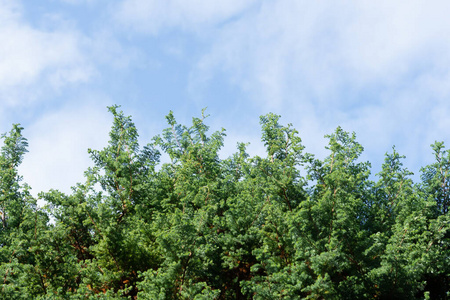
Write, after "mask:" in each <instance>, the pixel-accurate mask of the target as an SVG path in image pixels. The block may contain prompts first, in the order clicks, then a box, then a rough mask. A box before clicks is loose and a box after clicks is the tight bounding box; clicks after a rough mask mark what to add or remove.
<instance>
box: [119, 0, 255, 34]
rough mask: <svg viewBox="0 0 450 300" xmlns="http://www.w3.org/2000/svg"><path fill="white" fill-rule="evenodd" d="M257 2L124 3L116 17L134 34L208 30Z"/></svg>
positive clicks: (143, 0) (169, 0) (132, 0)
mask: <svg viewBox="0 0 450 300" xmlns="http://www.w3.org/2000/svg"><path fill="white" fill-rule="evenodd" d="M253 2H255V0H216V1H202V0H167V1H158V0H124V1H122V2H120V4H119V5H118V6H117V7H115V8H114V11H115V17H116V19H117V20H119V21H120V22H121V23H122V24H126V25H127V26H129V27H131V28H132V29H134V30H137V31H140V32H146V33H151V34H157V33H158V32H159V31H160V30H167V29H171V28H175V27H176V28H179V29H182V30H187V31H192V30H194V31H195V30H200V29H202V30H204V29H205V28H204V26H205V25H215V24H218V23H220V22H223V21H225V20H227V19H228V18H230V17H233V16H234V15H236V14H238V13H240V12H242V11H243V10H244V9H245V8H247V7H249V5H251V4H252V3H253Z"/></svg>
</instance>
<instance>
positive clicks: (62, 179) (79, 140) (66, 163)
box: [19, 97, 112, 195]
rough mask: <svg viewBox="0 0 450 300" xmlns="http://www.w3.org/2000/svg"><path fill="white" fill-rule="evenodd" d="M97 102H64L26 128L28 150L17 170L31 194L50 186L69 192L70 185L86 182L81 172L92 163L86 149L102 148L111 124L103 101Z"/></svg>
mask: <svg viewBox="0 0 450 300" xmlns="http://www.w3.org/2000/svg"><path fill="white" fill-rule="evenodd" d="M98 98H99V97H95V99H96V101H97V103H98ZM89 102H91V103H93V102H94V101H92V99H91V101H89ZM100 102H101V103H99V104H88V102H86V103H81V104H80V103H79V104H78V105H75V104H72V105H66V106H65V107H63V108H61V109H59V110H55V111H53V112H52V113H48V114H46V115H43V116H42V117H41V118H40V119H38V120H36V122H35V123H34V124H30V126H29V127H28V128H25V130H24V136H25V137H26V138H27V139H28V143H29V149H28V150H29V152H28V153H27V154H26V155H25V158H24V161H23V163H22V165H21V166H20V169H19V172H20V173H21V174H22V175H23V177H24V181H25V182H26V183H28V184H29V185H30V186H31V187H32V189H33V190H32V192H33V194H34V195H36V194H37V193H39V192H41V191H48V190H49V189H59V190H61V191H63V192H69V191H70V187H71V186H74V185H75V184H76V183H77V182H84V181H85V179H84V177H83V174H84V171H86V169H87V168H88V167H89V166H92V165H93V163H92V162H91V160H90V158H89V155H88V153H87V149H88V148H92V149H102V148H103V147H105V146H106V144H107V141H108V131H109V129H110V127H111V124H112V123H111V122H112V118H111V116H110V114H109V113H108V112H107V109H106V107H105V105H103V102H104V101H100Z"/></svg>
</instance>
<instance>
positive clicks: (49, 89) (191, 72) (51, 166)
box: [0, 0, 450, 194]
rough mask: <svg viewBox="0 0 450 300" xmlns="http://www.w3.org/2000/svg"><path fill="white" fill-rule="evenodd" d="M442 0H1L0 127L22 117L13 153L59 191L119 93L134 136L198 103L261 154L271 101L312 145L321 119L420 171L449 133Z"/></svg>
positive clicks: (375, 158) (448, 27)
mask: <svg viewBox="0 0 450 300" xmlns="http://www.w3.org/2000/svg"><path fill="white" fill-rule="evenodd" d="M448 11H450V2H448V1H415V0H409V1H384V0H381V1H302V0H292V1H289V0H283V1H271V0H215V1H206V0H164V1H157V0H40V1H30V0H28V1H20V0H0V131H1V132H6V131H9V129H10V127H11V124H12V123H21V124H22V125H23V126H24V127H25V130H24V135H25V136H26V137H27V138H28V140H29V145H30V146H29V151H30V152H29V153H27V155H26V156H25V160H24V163H23V165H22V166H21V168H20V171H21V173H22V174H23V175H24V180H25V181H26V182H27V183H29V184H30V185H31V186H32V188H33V193H34V194H36V193H37V192H39V191H41V190H43V191H46V190H48V189H50V188H57V189H60V190H62V191H69V187H70V186H72V185H74V184H75V183H76V182H80V181H82V180H83V171H84V170H85V169H86V168H87V167H88V166H90V165H91V162H90V159H89V156H88V154H87V148H93V149H101V148H102V147H103V146H104V145H105V144H106V142H107V139H108V135H107V133H108V131H109V128H110V126H111V121H112V118H111V116H110V115H109V113H108V112H107V109H106V106H108V105H111V104H119V105H121V106H122V109H123V110H124V111H125V113H126V114H127V115H132V116H133V119H134V121H135V123H136V125H137V127H138V130H139V133H140V137H141V141H142V144H145V143H147V142H149V141H150V139H151V138H152V137H153V136H154V135H156V134H159V133H160V132H161V130H162V129H163V128H165V126H166V124H165V118H164V116H165V115H166V114H167V113H168V112H169V110H173V111H174V113H175V116H176V117H177V119H178V120H179V121H180V122H182V123H185V124H188V123H189V122H190V120H191V118H192V117H193V116H199V115H200V112H201V109H202V108H204V107H208V109H207V112H208V113H209V114H210V115H211V117H210V118H209V124H210V125H211V127H212V128H213V129H220V128H221V127H224V128H226V129H227V135H228V136H227V139H226V141H225V143H226V147H225V149H224V150H223V152H222V155H223V156H227V155H229V154H230V153H232V152H233V151H234V148H235V144H236V142H238V141H242V142H250V143H251V145H250V147H249V151H250V153H251V154H258V155H262V154H263V148H262V145H261V143H260V129H259V128H260V127H259V116H260V115H262V114H265V113H267V112H274V113H277V114H280V115H281V116H282V119H281V121H282V123H285V124H286V123H292V124H293V125H294V127H296V128H297V129H298V130H299V131H300V135H301V137H302V139H303V143H304V145H305V146H306V150H307V151H308V152H312V153H317V154H318V155H319V156H321V155H322V156H323V155H325V154H326V151H325V150H324V149H323V147H324V145H325V144H326V140H325V139H324V138H323V136H324V135H325V134H328V133H331V132H332V131H333V130H334V129H335V128H336V127H337V126H339V125H340V126H342V127H343V128H344V129H345V130H346V131H355V132H356V134H357V136H358V141H359V142H360V143H362V145H363V146H364V147H365V153H364V155H363V158H362V159H364V160H370V161H371V162H372V165H373V170H374V173H376V172H377V171H378V170H379V169H380V165H381V162H382V161H383V156H384V154H385V153H386V152H389V151H391V149H392V146H393V145H396V148H397V150H398V151H399V152H400V153H401V154H404V155H406V156H407V158H406V161H405V164H406V166H407V167H408V168H409V169H410V170H412V171H413V172H415V173H416V174H418V173H419V168H420V166H424V165H425V164H428V163H430V162H431V161H432V155H431V151H430V147H429V145H430V144H431V143H433V142H434V141H435V140H439V141H448V140H449V135H448V128H449V125H450V118H449V117H448V115H449V113H450V101H449V96H450V18H448Z"/></svg>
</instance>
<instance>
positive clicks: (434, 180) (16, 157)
mask: <svg viewBox="0 0 450 300" xmlns="http://www.w3.org/2000/svg"><path fill="white" fill-rule="evenodd" d="M108 109H109V111H110V112H111V113H112V115H113V117H114V121H113V124H112V128H111V131H110V134H109V138H110V139H109V142H108V144H107V145H106V147H105V148H103V149H101V150H92V149H89V150H88V152H89V154H90V157H91V158H92V162H93V163H92V166H91V167H90V168H88V169H87V170H86V172H85V181H84V182H81V183H77V184H76V185H75V186H74V187H73V188H72V192H71V193H62V192H60V191H58V190H50V191H48V192H42V193H40V194H39V198H40V199H43V200H45V201H46V203H47V204H46V205H45V206H44V207H42V208H40V207H38V206H37V204H36V201H37V199H35V198H34V197H32V195H31V194H30V187H29V186H28V185H27V184H26V183H23V182H22V177H21V176H20V174H19V173H18V171H17V168H18V166H19V165H20V163H21V162H22V160H23V158H24V155H25V154H26V152H27V146H28V145H27V140H26V139H25V138H24V137H23V135H22V130H23V128H22V127H20V126H19V125H13V127H12V129H11V131H10V132H9V133H7V134H4V135H3V136H2V140H3V146H2V148H1V156H0V216H1V224H0V285H1V287H0V298H1V299H116V298H117V299H119V298H120V299H121V298H128V299H450V249H449V244H450V230H449V229H450V217H449V214H448V210H449V205H450V190H449V188H450V183H449V180H450V174H449V173H450V151H449V150H446V149H445V147H444V144H443V143H442V142H436V143H435V144H433V145H432V149H431V150H432V151H433V153H434V155H435V160H434V162H433V163H432V164H430V165H428V166H426V167H423V168H422V169H421V170H420V172H421V173H420V174H421V175H420V180H419V182H413V180H412V179H411V175H412V173H411V172H410V171H408V170H407V169H406V168H405V167H403V164H402V161H403V159H404V157H403V156H402V155H400V154H399V153H398V152H397V151H396V150H395V148H393V150H392V151H391V152H390V153H387V154H386V156H385V159H384V163H383V165H382V168H381V171H380V172H379V173H378V174H376V175H375V176H370V174H371V165H370V163H369V162H361V161H360V160H359V157H360V155H361V153H362V152H363V147H362V146H361V145H360V144H359V143H358V142H357V141H356V136H355V134H354V133H353V134H352V133H348V132H345V131H344V130H342V129H341V128H340V127H338V128H337V129H336V130H335V131H334V132H333V133H332V134H330V135H327V136H326V138H327V139H328V141H329V142H328V146H327V147H326V149H327V151H328V156H327V157H326V158H325V159H323V160H321V159H317V158H316V157H315V156H314V155H313V154H310V153H306V152H305V151H304V146H303V145H302V143H301V139H300V137H299V134H298V132H297V131H296V130H295V129H294V128H293V127H292V125H290V124H289V125H282V124H281V123H280V116H278V115H275V114H272V113H269V114H267V115H265V116H261V117H260V124H261V131H262V142H263V143H264V145H265V148H266V154H267V155H266V156H265V157H259V156H250V155H249V154H248V153H247V152H246V146H247V145H246V144H244V143H239V144H238V145H237V149H236V152H235V153H234V154H233V155H231V156H230V157H229V158H226V159H221V158H219V155H218V151H219V150H220V149H221V147H222V146H223V141H224V137H225V130H223V129H222V130H221V131H216V132H213V133H209V131H208V129H209V127H208V126H207V125H206V123H205V118H206V117H207V116H206V115H205V114H204V111H202V115H201V117H199V118H193V119H192V124H191V125H189V126H186V125H182V124H179V123H177V121H176V119H175V117H174V115H173V113H172V112H170V113H169V114H168V116H167V117H166V119H167V123H168V128H167V129H165V130H164V131H163V132H162V134H160V135H157V136H156V137H154V138H153V139H152V141H151V143H149V144H148V145H146V146H144V147H140V145H139V143H138V132H137V129H136V127H135V125H134V123H133V122H132V119H131V117H129V116H126V115H124V113H123V112H122V111H120V108H119V107H118V106H112V107H109V108H108ZM55 142H57V141H55ZM161 153H166V154H167V155H168V156H169V157H170V162H168V163H160V157H161Z"/></svg>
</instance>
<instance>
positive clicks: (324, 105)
mask: <svg viewBox="0 0 450 300" xmlns="http://www.w3.org/2000/svg"><path fill="white" fill-rule="evenodd" d="M449 6H450V4H449V3H448V2H446V1H437V2H433V3H430V2H424V1H410V2H408V3H405V2H392V1H377V2H373V1H360V2H357V3H355V2H353V1H344V2H336V1H324V2H311V1H261V6H260V7H259V8H258V9H254V10H251V11H249V12H247V13H246V14H245V15H243V16H242V17H241V18H237V19H236V20H234V21H233V22H230V23H228V24H226V25H224V26H223V27H219V28H217V29H216V38H215V40H214V43H213V45H212V46H211V48H210V51H209V52H208V53H207V54H206V55H204V56H203V58H202V59H201V60H200V61H199V62H198V65H197V69H196V70H194V71H193V72H192V74H191V90H194V91H198V90H201V87H202V86H203V85H208V84H209V83H210V82H211V81H213V80H214V78H215V76H216V75H218V74H221V77H220V78H223V76H222V74H223V73H225V74H226V76H227V77H228V78H229V80H230V82H231V83H233V84H235V85H237V86H239V87H240V88H241V89H242V90H244V91H246V92H247V93H248V95H249V96H250V97H251V99H252V100H253V101H254V102H255V103H257V104H258V105H259V106H260V107H262V110H266V111H267V110H269V111H270V110H271V111H275V112H277V113H280V114H281V115H283V117H284V119H286V120H291V122H293V123H294V125H296V127H297V128H298V129H299V131H300V133H301V135H302V136H305V138H304V140H305V144H306V146H307V147H308V143H311V144H313V145H315V146H313V148H312V149H311V148H310V147H309V150H310V151H312V152H321V150H320V149H319V148H321V147H323V145H324V144H325V143H326V140H324V139H322V137H323V135H324V134H325V133H330V132H331V131H332V130H333V128H335V127H337V126H338V125H343V127H344V129H346V130H350V131H353V130H354V131H356V132H357V134H358V136H359V137H360V138H359V140H361V141H363V145H364V142H366V143H367V144H368V145H367V144H366V145H365V146H366V148H367V149H369V150H370V151H372V153H374V152H377V154H378V153H381V154H383V153H385V152H386V151H389V150H390V147H391V145H393V144H397V145H398V144H399V143H401V144H403V145H405V147H404V148H405V149H407V152H408V153H407V155H409V156H410V157H411V158H412V159H416V158H417V161H418V162H419V163H422V162H423V159H422V157H421V155H422V154H423V151H424V149H422V148H421V147H418V145H419V144H420V143H426V147H428V144H429V143H428V140H429V139H430V138H431V137H430V136H436V135H438V134H440V135H441V136H442V137H441V139H444V138H445V137H446V136H445V132H443V131H440V132H438V131H437V129H438V128H442V126H443V125H442V124H443V121H442V120H443V119H445V118H444V116H445V115H448V114H449V113H450V105H447V104H446V102H448V101H447V99H448V97H449V96H450V92H449V91H450V81H448V79H449V78H450V72H449V71H448V70H450V40H449V39H448V38H447V36H448V35H449V34H450V19H449V18H448V17H447V16H446V12H447V11H448V10H449V8H450V7H449ZM256 7H257V6H255V8H256ZM437 111H438V112H439V114H437V113H436V112H437ZM431 112H432V113H431ZM444 123H445V122H444ZM299 125H300V126H299ZM430 133H432V134H430ZM314 137H315V138H314ZM422 138H427V139H426V140H423V139H422ZM314 148H316V149H314ZM374 149H376V150H374ZM427 149H428V148H427ZM414 163H415V162H414Z"/></svg>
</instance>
